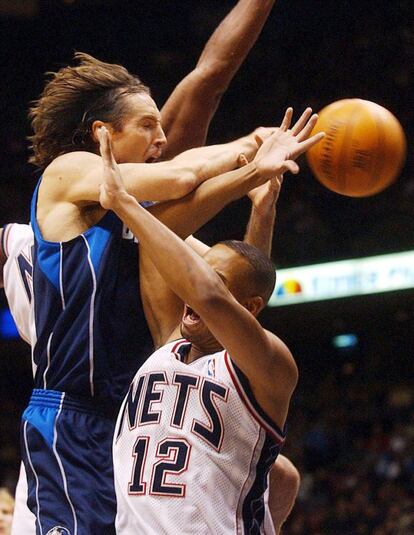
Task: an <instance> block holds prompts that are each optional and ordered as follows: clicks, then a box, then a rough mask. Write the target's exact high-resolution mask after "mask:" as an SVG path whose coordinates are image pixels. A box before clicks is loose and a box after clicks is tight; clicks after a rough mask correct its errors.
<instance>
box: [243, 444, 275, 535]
mask: <svg viewBox="0 0 414 535" xmlns="http://www.w3.org/2000/svg"><path fill="white" fill-rule="evenodd" d="M279 451H280V448H279V446H278V445H277V444H275V443H274V442H273V440H272V438H271V437H270V436H268V435H266V439H265V442H264V444H263V447H262V452H261V454H260V458H259V461H258V463H257V465H256V477H255V479H254V481H253V483H252V486H251V487H250V490H249V492H248V493H247V495H246V497H245V499H244V501H243V506H242V520H243V527H244V533H248V534H249V535H260V533H261V527H262V525H263V521H264V517H265V503H264V493H265V491H266V489H267V486H268V477H267V476H268V473H269V470H270V468H271V466H272V465H273V463H274V462H275V460H276V457H277V456H278V454H279Z"/></svg>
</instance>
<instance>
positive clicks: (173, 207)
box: [149, 163, 266, 238]
mask: <svg viewBox="0 0 414 535" xmlns="http://www.w3.org/2000/svg"><path fill="white" fill-rule="evenodd" d="M265 180H266V179H265V178H264V177H262V176H261V175H260V173H259V172H258V171H257V168H256V166H255V164H254V163H250V164H248V165H246V166H245V167H242V168H240V169H236V170H234V171H230V172H229V173H224V174H223V175H219V176H217V177H214V178H212V179H210V180H207V181H206V182H204V183H203V184H201V185H200V186H199V187H198V188H197V189H196V190H195V191H193V192H191V193H190V194H189V195H187V196H186V197H184V198H182V199H180V200H179V201H169V202H165V203H162V204H158V205H155V206H152V207H150V208H149V210H150V212H151V213H152V214H153V215H154V216H155V217H157V219H159V220H160V221H162V222H163V223H164V224H165V225H167V227H169V228H170V229H171V230H173V231H174V232H175V233H176V234H178V235H179V236H180V237H182V238H187V236H189V235H190V234H192V233H193V232H195V231H196V230H198V229H199V228H200V227H202V226H203V225H204V224H205V223H207V221H209V220H210V219H211V218H212V217H214V216H215V215H216V214H217V213H218V212H220V210H222V209H223V208H224V207H225V206H226V205H227V204H229V203H230V202H232V201H235V200H237V199H239V198H241V197H243V196H244V195H246V194H247V192H248V191H250V190H251V189H252V188H254V187H255V186H257V185H260V184H261V183H262V182H264V181H265Z"/></svg>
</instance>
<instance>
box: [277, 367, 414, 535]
mask: <svg viewBox="0 0 414 535" xmlns="http://www.w3.org/2000/svg"><path fill="white" fill-rule="evenodd" d="M305 381H306V379H305ZM404 381H405V378H404V377H402V378H401V382H398V381H395V379H394V378H393V379H392V381H390V380H389V378H387V376H386V375H385V371H381V370H380V369H378V367H377V366H375V368H374V367H373V368H370V367H369V366H364V368H363V371H362V370H361V371H359V370H358V364H356V363H353V362H346V363H344V364H343V365H342V367H341V368H340V369H338V370H335V371H332V372H330V373H329V374H328V375H327V376H323V377H321V378H320V379H319V381H318V380H315V381H314V382H313V383H312V384H307V386H306V395H305V394H303V395H301V396H299V399H297V400H296V402H295V404H294V410H293V413H292V415H291V417H290V420H289V421H290V430H289V444H288V447H287V449H286V454H287V455H290V457H291V458H292V459H293V460H295V461H296V463H297V464H298V466H299V467H300V471H301V474H302V484H301V489H300V494H299V497H298V499H297V503H296V506H295V509H294V511H293V514H292V515H291V517H290V519H289V521H288V524H287V526H286V528H285V531H284V533H285V535H412V534H413V533H414V392H413V390H412V389H411V388H409V386H408V384H407V383H405V382H404ZM307 382H308V383H309V378H307ZM304 391H305V387H304V388H302V389H301V392H304Z"/></svg>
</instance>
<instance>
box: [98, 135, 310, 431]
mask: <svg viewBox="0 0 414 535" xmlns="http://www.w3.org/2000/svg"><path fill="white" fill-rule="evenodd" d="M305 128H306V127H305ZM297 137H298V136H294V135H293V134H292V133H291V132H289V131H283V130H281V129H279V130H277V131H276V132H275V133H274V134H272V136H270V137H269V138H268V139H267V140H266V141H265V142H264V143H263V145H262V146H261V147H260V149H259V151H258V153H257V155H256V157H255V160H254V164H253V165H254V166H255V168H256V173H257V174H258V177H260V179H261V181H262V183H264V182H265V181H266V180H268V179H269V178H270V177H271V176H274V175H278V174H281V173H283V172H285V171H287V170H289V171H293V172H297V171H298V166H297V164H295V162H294V161H293V159H292V158H296V157H297V156H299V154H301V153H302V152H303V151H305V150H307V148H309V147H310V146H312V145H313V144H314V143H316V142H317V141H318V140H319V139H320V138H321V136H314V137H313V138H310V139H306V137H307V136H305V139H304V140H299V139H297ZM100 141H101V150H102V156H103V159H104V162H105V170H104V183H103V184H102V185H101V191H100V203H101V205H102V207H103V208H105V209H110V210H113V211H114V212H115V213H116V214H117V215H118V216H119V217H120V218H121V219H122V220H123V221H124V223H125V224H126V225H127V226H128V228H129V229H130V230H131V231H132V232H133V234H134V235H135V236H137V238H138V239H139V241H140V244H141V247H142V248H143V249H145V250H146V251H147V254H148V255H149V257H150V258H151V260H152V262H153V263H154V265H155V266H156V268H157V269H158V271H159V273H160V274H161V276H162V277H163V278H164V279H165V281H166V283H167V284H168V285H169V286H170V287H171V289H172V290H173V291H174V292H175V293H176V294H177V295H178V297H179V298H180V299H182V300H183V301H184V302H186V303H188V304H189V306H191V308H193V309H194V310H196V311H197V312H198V313H199V314H200V316H201V317H202V318H203V320H204V322H205V323H206V325H207V327H208V328H209V329H210V330H211V332H212V333H213V334H214V336H215V337H216V339H217V340H218V341H219V342H220V344H221V345H222V346H223V347H225V348H226V349H227V350H228V351H229V353H230V354H231V355H232V358H233V359H234V360H235V362H236V364H237V365H238V366H239V368H240V369H241V370H242V371H243V372H244V373H245V375H246V376H247V377H248V379H249V381H250V383H251V387H252V390H253V393H254V394H255V396H256V399H257V400H258V402H259V403H260V404H261V405H262V407H263V409H264V410H265V411H266V412H267V413H268V414H269V416H270V417H271V418H273V420H274V421H275V422H276V423H277V424H278V425H279V426H280V427H283V425H284V421H285V418H286V415H287V410H288V406H289V401H290V396H291V394H292V392H293V389H294V387H295V386H296V381H297V369H296V365H295V363H294V361H293V358H292V356H291V354H290V352H289V350H288V349H287V347H286V346H285V345H284V344H283V342H282V341H281V340H279V339H278V338H277V337H276V336H274V335H272V334H271V333H268V332H266V331H264V329H263V328H262V327H261V326H260V324H259V323H258V321H257V320H256V319H255V317H254V316H253V315H252V314H251V313H250V312H249V311H248V310H247V309H246V308H245V307H244V306H242V305H240V304H239V303H238V302H237V301H236V300H235V299H234V298H233V296H232V295H231V294H230V292H229V291H228V290H227V288H226V287H225V285H224V283H223V282H222V280H221V279H220V277H219V276H218V275H217V274H216V273H215V272H214V271H213V270H212V269H211V268H210V266H209V265H208V264H207V263H206V262H205V261H204V260H203V259H202V258H200V257H199V256H198V255H197V254H196V253H195V252H194V251H192V249H191V248H190V247H188V246H187V245H186V244H185V243H184V242H183V241H182V240H181V239H180V238H178V236H176V235H175V234H174V233H173V232H171V230H169V229H168V228H167V227H166V226H165V225H163V224H162V223H161V222H160V221H158V220H157V219H155V218H154V217H153V216H152V215H151V214H150V213H149V212H148V211H147V210H145V209H143V208H142V207H141V206H140V205H139V204H138V203H137V201H136V200H135V199H134V198H133V197H132V196H131V195H129V194H128V193H127V192H126V190H125V188H124V186H123V183H122V179H121V175H120V173H119V169H118V168H117V166H116V164H115V161H114V159H113V157H112V153H111V150H110V141H109V135H108V132H107V131H106V129H101V130H100ZM247 167H248V166H245V167H244V168H242V169H239V170H238V171H239V172H240V173H243V172H244V171H245V169H246V168H247ZM172 259H173V261H174V270H172V269H171V262H172ZM261 299H262V298H261V297H257V298H255V299H254V302H253V301H252V306H253V308H256V309H259V308H261V307H262V306H263V302H262V301H261ZM229 317H231V318H232V321H231V322H229V321H228V318H229ZM252 355H255V356H256V358H255V359H252ZM275 385H278V386H277V388H276V387H275Z"/></svg>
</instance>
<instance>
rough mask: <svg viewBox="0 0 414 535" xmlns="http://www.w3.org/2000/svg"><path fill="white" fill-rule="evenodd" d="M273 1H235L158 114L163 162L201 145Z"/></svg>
mask: <svg viewBox="0 0 414 535" xmlns="http://www.w3.org/2000/svg"><path fill="white" fill-rule="evenodd" d="M274 3H275V0H239V1H238V2H237V4H236V6H235V7H234V8H233V9H232V10H231V11H230V13H229V14H228V15H227V16H226V18H225V19H224V20H223V21H222V22H221V23H220V25H219V26H218V27H217V29H216V30H215V32H214V33H213V35H212V36H211V37H210V39H209V40H208V42H207V44H206V46H205V47H204V50H203V52H202V54H201V56H200V59H199V60H198V63H197V65H196V67H195V69H194V70H193V71H192V72H191V73H190V74H188V75H187V76H186V77H185V78H184V79H183V80H182V81H181V82H180V83H179V84H178V85H177V87H176V88H175V89H174V91H173V92H172V94H171V96H170V97H169V98H168V100H167V102H166V103H165V104H164V106H163V108H162V110H161V116H162V124H163V128H164V131H165V133H166V134H167V139H168V145H167V148H166V149H165V151H164V157H165V158H167V159H168V158H171V157H173V156H175V155H176V154H178V153H179V152H182V151H183V150H186V149H188V148H191V147H197V146H201V145H204V143H205V140H206V136H207V130H208V127H209V124H210V121H211V119H212V117H213V115H214V113H215V111H216V109H217V107H218V105H219V103H220V100H221V96H222V95H223V93H224V92H225V91H226V89H227V87H228V85H229V83H230V81H231V80H232V78H233V76H234V75H235V74H236V72H237V70H238V69H239V67H240V65H241V64H242V62H243V61H244V59H245V57H246V56H247V54H248V53H249V51H250V49H251V48H252V46H253V45H254V43H255V42H256V40H257V38H258V36H259V34H260V32H261V30H262V28H263V25H264V23H265V22H266V19H267V18H268V16H269V13H270V11H271V9H272V7H273V5H274Z"/></svg>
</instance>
